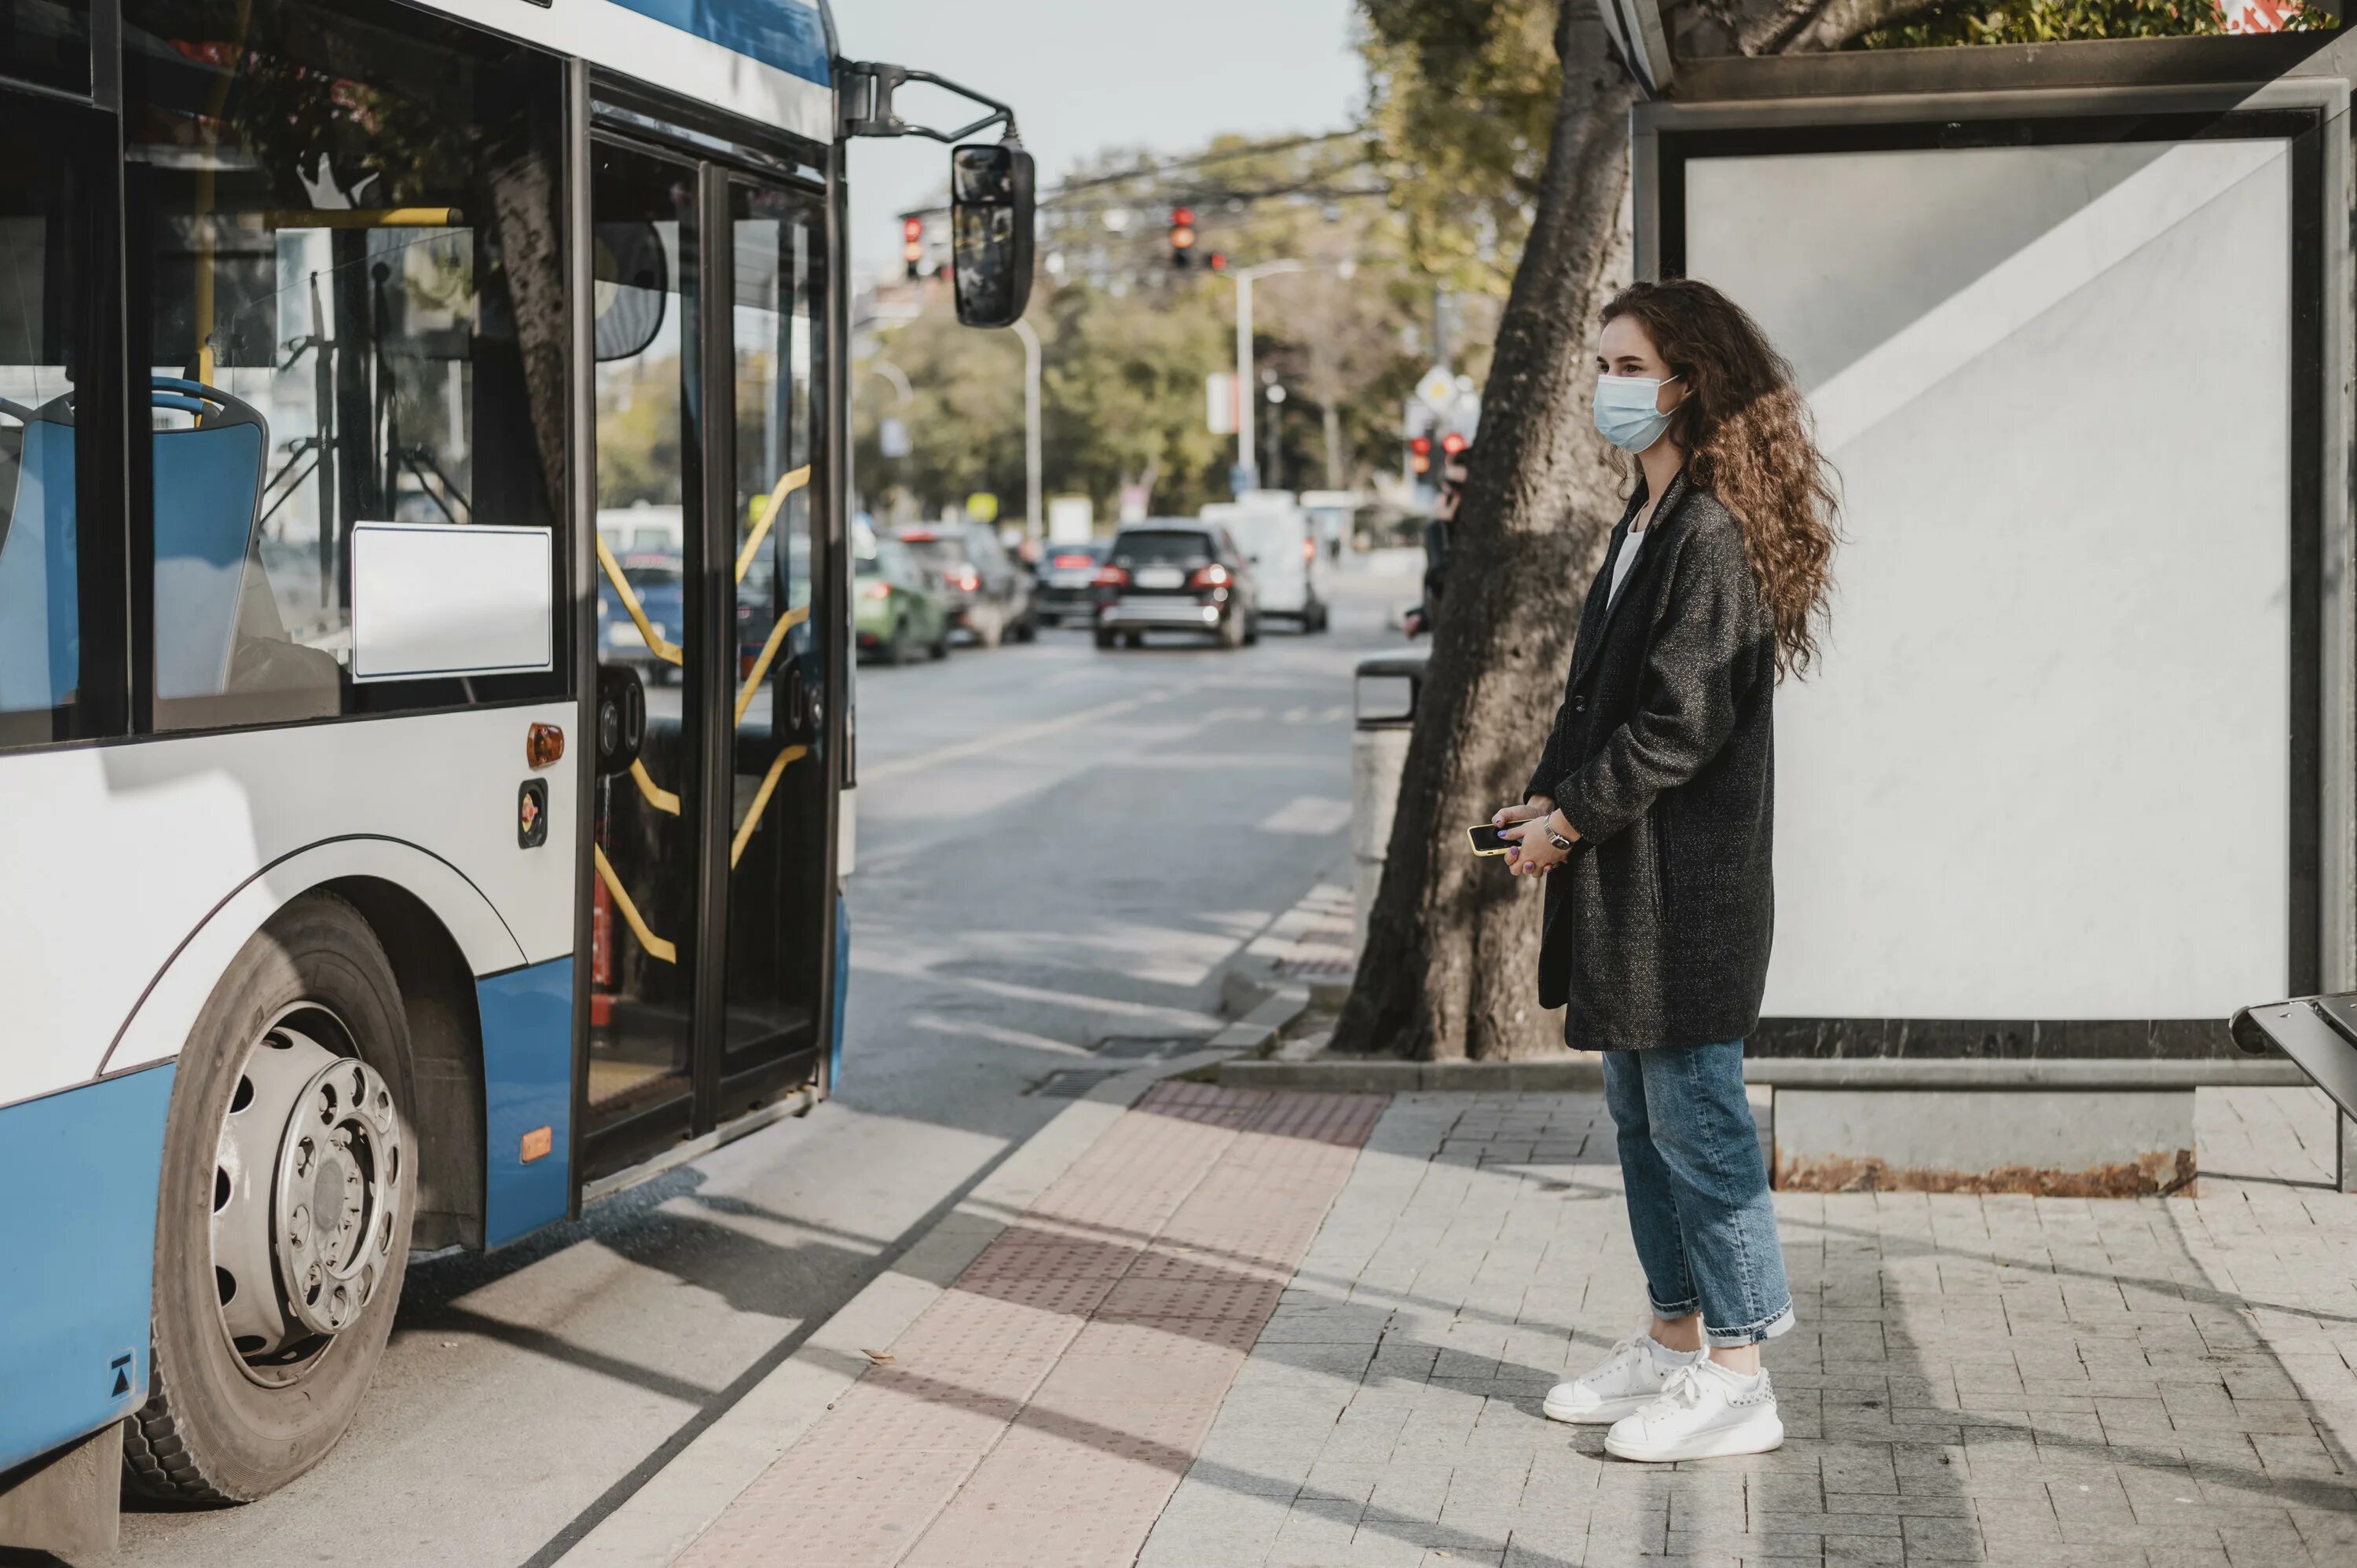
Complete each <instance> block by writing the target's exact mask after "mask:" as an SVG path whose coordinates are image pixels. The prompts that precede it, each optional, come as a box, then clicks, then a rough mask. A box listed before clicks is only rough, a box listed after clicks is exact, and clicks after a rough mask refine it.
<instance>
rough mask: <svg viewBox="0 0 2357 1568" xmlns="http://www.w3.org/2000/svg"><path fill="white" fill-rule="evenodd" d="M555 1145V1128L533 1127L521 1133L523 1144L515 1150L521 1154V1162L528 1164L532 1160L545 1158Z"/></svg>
mask: <svg viewBox="0 0 2357 1568" xmlns="http://www.w3.org/2000/svg"><path fill="white" fill-rule="evenodd" d="M555 1147H556V1129H555V1128H554V1127H534V1128H533V1130H532V1131H531V1132H529V1133H525V1134H524V1135H523V1146H522V1148H520V1149H518V1150H517V1151H516V1152H517V1153H518V1154H519V1155H522V1163H523V1164H525V1165H530V1164H532V1162H533V1161H534V1160H539V1159H545V1158H547V1157H548V1155H549V1153H550V1152H551V1151H552V1150H554V1148H555Z"/></svg>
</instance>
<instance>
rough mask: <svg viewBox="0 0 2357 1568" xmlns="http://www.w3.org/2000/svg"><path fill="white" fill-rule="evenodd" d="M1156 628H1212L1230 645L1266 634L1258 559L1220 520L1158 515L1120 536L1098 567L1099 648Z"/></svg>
mask: <svg viewBox="0 0 2357 1568" xmlns="http://www.w3.org/2000/svg"><path fill="white" fill-rule="evenodd" d="M1149 631H1207V632H1210V633H1211V636H1212V638H1213V639H1214V640H1216V641H1217V642H1218V644H1219V645H1220V646H1221V647H1222V648H1235V647H1238V646H1240V645H1242V644H1244V643H1251V642H1257V641H1259V640H1260V608H1259V600H1258V597H1257V596H1256V594H1255V591H1254V584H1253V572H1252V566H1251V564H1249V563H1248V562H1247V561H1246V560H1245V559H1244V553H1243V551H1242V550H1240V549H1238V548H1237V547H1236V542H1235V540H1234V538H1233V537H1232V536H1231V535H1230V534H1229V532H1228V531H1227V530H1226V529H1224V528H1222V527H1221V526H1220V525H1219V524H1218V523H1215V522H1201V521H1190V520H1189V519H1186V518H1156V519H1150V520H1148V521H1145V522H1138V523H1132V524H1130V525H1129V526H1128V527H1126V528H1124V529H1123V530H1122V531H1121V532H1119V533H1117V534H1115V535H1114V539H1113V544H1112V547H1111V548H1110V549H1109V550H1108V551H1107V552H1106V556H1105V564H1104V566H1103V569H1102V570H1100V571H1099V572H1098V574H1097V614H1096V635H1097V646H1098V647H1099V648H1111V647H1112V646H1113V645H1114V642H1115V640H1116V639H1119V640H1125V641H1126V642H1127V643H1128V644H1129V646H1130V647H1132V648H1135V647H1138V646H1139V645H1141V644H1142V643H1143V642H1144V641H1145V640H1146V633H1147V632H1149Z"/></svg>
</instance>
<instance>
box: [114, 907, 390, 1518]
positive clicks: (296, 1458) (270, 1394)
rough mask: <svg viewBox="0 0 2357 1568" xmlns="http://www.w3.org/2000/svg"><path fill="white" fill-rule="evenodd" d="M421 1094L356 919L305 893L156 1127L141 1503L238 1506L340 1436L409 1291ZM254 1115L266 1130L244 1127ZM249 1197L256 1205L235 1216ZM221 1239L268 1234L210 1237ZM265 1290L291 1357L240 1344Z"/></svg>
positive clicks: (247, 1341)
mask: <svg viewBox="0 0 2357 1568" xmlns="http://www.w3.org/2000/svg"><path fill="white" fill-rule="evenodd" d="M297 1057H299V1058H301V1059H300V1060H299V1061H297V1060H296V1059H295V1058H297ZM353 1058H356V1059H353ZM257 1064H262V1065H257ZM281 1069H285V1070H281ZM414 1082H415V1075H414V1070H413V1064H412V1061H411V1058H410V1040H409V1032H408V1026H407V1018H406V1007H405V1005H404V997H403V993H402V990H401V986H400V983H399V980H398V979H397V977H396V975H395V972H394V970H393V964H392V962H391V961H390V959H389V958H388V957H387V955H386V952H385V950H384V948H383V945H382V941H381V940H380V939H379V936H378V933H377V931H376V929H374V928H373V927H372V926H371V923H370V922H369V921H368V919H367V918H365V917H364V916H363V915H362V913H361V909H360V908H359V907H358V906H356V905H355V904H354V903H352V902H351V901H350V900H349V899H348V898H345V897H339V896H338V895H336V894H333V893H328V892H322V891H316V890H315V891H313V892H310V893H307V894H305V895H303V896H302V897H297V898H296V899H294V900H292V901H291V902H289V903H288V904H287V905H286V906H285V908H282V909H281V910H279V911H278V912H277V913H276V914H275V915H274V916H273V917H272V918H271V919H270V920H269V921H268V922H267V923H265V924H264V927H263V929H261V930H259V931H257V932H256V933H254V935H253V937H252V938H250V939H249V940H247V941H246V943H245V944H244V945H243V946H242V948H241V949H240V950H239V951H238V954H237V956H236V958H235V959H234V960H233V961H231V964H230V965H229V967H228V969H227V970H226V971H225V972H224V973H223V974H222V976H221V982H220V983H219V984H218V985H217V986H216V987H215V988H214V991H213V993H212V995H211V997H210V999H209V1000H208V1001H207V1003H206V1004H205V1008H204V1010H203V1012H202V1013H201V1014H200V1015H199V1018H198V1021H197V1026H196V1027H195V1029H194V1030H192V1031H191V1032H190V1035H189V1036H188V1043H187V1045H186V1047H184V1048H183V1050H182V1052H181V1054H180V1060H179V1066H178V1073H177V1078H176V1080H175V1082H174V1084H173V1090H172V1103H171V1109H170V1112H169V1113H168V1115H167V1120H166V1127H165V1137H164V1156H163V1172H162V1178H163V1179H162V1187H161V1191H160V1193H159V1196H158V1202H157V1206H156V1278H155V1306H154V1311H153V1314H152V1321H153V1328H152V1330H151V1333H152V1338H153V1360H152V1364H151V1380H150V1385H149V1390H148V1398H147V1401H146V1402H145V1404H144V1405H143V1406H142V1407H141V1408H140V1409H139V1410H138V1411H137V1412H135V1413H134V1414H132V1415H131V1416H130V1417H129V1418H128V1419H127V1420H126V1421H125V1422H124V1477H125V1481H126V1483H127V1485H128V1486H129V1487H131V1488H132V1489H133V1490H135V1491H137V1492H140V1493H143V1494H145V1495H147V1496H151V1497H158V1498H170V1499H174V1500H179V1501H186V1502H231V1501H247V1500H251V1499H252V1498H258V1497H261V1496H263V1495H264V1494H266V1493H268V1492H270V1491H273V1490H274V1489H276V1488H277V1487H280V1486H283V1485H285V1483H286V1482H287V1481H289V1480H292V1479H293V1478H294V1477H296V1476H298V1475H300V1474H302V1473H303V1472H304V1471H305V1470H307V1469H309V1468H310V1467H311V1466H313V1465H315V1464H317V1462H318V1460H319V1459H320V1458H322V1457H324V1456H325V1455H326V1454H327V1453H328V1450H329V1449H331V1448H332V1447H333V1446H334V1445H335V1444H336V1442H337V1440H338V1439H339V1438H340V1437H341V1436H342V1435H343V1432H344V1429H345V1428H346V1427H347V1426H348V1425H349V1424H350V1421H351V1418H352V1416H353V1415H354V1414H355V1413H356V1412H357V1411H358V1410H359V1407H360V1404H361V1400H362V1398H363V1397H364V1396H365V1394H366V1392H367V1389H368V1385H369V1382H370V1380H371V1378H372V1377H373V1375H374V1372H375V1369H376V1364H377V1361H378V1359H379V1358H380V1356H381V1355H382V1350H383V1348H384V1343H385V1340H386V1338H387V1337H389V1335H390V1334H391V1332H392V1326H393V1314H394V1312H395V1311H396V1309H397V1308H398V1305H399V1302H400V1296H401V1286H402V1283H403V1278H404V1274H405V1273H406V1266H407V1260H408V1254H409V1251H410V1229H411V1223H412V1219H413V1217H414V1214H415V1212H416V1207H417V1161H416V1160H415V1159H414V1157H411V1156H410V1155H408V1153H407V1150H408V1148H409V1146H410V1144H409V1141H408V1140H409V1133H410V1130H411V1129H413V1128H414V1126H415V1125H416V1117H415V1112H414V1096H413V1092H412V1090H413V1086H414ZM257 1085H260V1086H261V1087H259V1088H257V1087H256V1086H257ZM246 1112H262V1113H263V1115H262V1118H261V1120H260V1121H258V1122H255V1123H254V1124H252V1125H246V1124H243V1123H240V1122H237V1121H236V1119H237V1118H238V1117H240V1116H241V1115H242V1114H244V1113H246ZM264 1163H267V1164H268V1165H270V1166H271V1172H270V1175H269V1176H268V1178H267V1185H266V1186H265V1177H264V1173H263V1172H262V1171H260V1170H257V1169H256V1168H254V1167H256V1166H259V1165H264ZM298 1172H299V1173H300V1175H299V1177H298V1176H296V1173H298ZM241 1186H247V1187H250V1196H249V1197H247V1198H246V1199H244V1200H242V1201H232V1198H233V1197H234V1196H235V1195H236V1193H237V1189H238V1188H239V1187H241ZM298 1188H299V1190H297V1189H298ZM290 1193H292V1194H294V1196H289V1194H290ZM224 1224H229V1225H233V1226H237V1227H241V1228H242V1227H244V1226H247V1225H264V1224H267V1225H269V1226H270V1227H272V1229H271V1230H270V1232H269V1233H268V1234H266V1235H263V1236H260V1237H256V1238H246V1237H244V1235H243V1230H242V1229H239V1230H235V1231H233V1232H232V1233H231V1235H230V1236H229V1237H228V1238H226V1239H224V1238H223V1237H222V1236H221V1233H220V1230H219V1228H220V1227H221V1225H224ZM312 1260H316V1262H314V1261H312ZM224 1262H227V1263H230V1264H231V1266H232V1267H234V1268H236V1269H240V1270H242V1271H245V1273H246V1275H247V1277H245V1278H242V1279H239V1278H234V1277H232V1276H231V1275H230V1274H229V1273H224V1271H223V1268H222V1264H223V1263H224ZM265 1288H267V1289H271V1290H274V1291H276V1292H278V1293H279V1294H280V1299H279V1300H277V1301H276V1302H274V1303H269V1304H265V1305H266V1307H267V1310H265V1311H264V1313H263V1314H262V1316H263V1317H264V1318H269V1319H272V1320H274V1321H277V1322H281V1323H285V1324H287V1325H289V1326H290V1332H289V1334H288V1337H287V1338H286V1341H285V1344H283V1345H280V1344H275V1343H271V1342H269V1341H267V1340H266V1339H263V1338H260V1337H254V1336H253V1334H252V1330H253V1327H254V1326H255V1322H256V1318H255V1314H254V1311H253V1305H254V1304H253V1300H252V1298H251V1296H250V1295H249V1297H248V1299H247V1300H246V1301H244V1302H242V1303H239V1304H238V1307H239V1310H238V1312H237V1313H236V1314H234V1315H233V1314H232V1312H231V1305H230V1304H231V1302H232V1301H233V1300H234V1299H235V1295H236V1293H238V1292H241V1291H243V1292H248V1293H252V1292H254V1291H257V1290H261V1289H265ZM339 1291H347V1292H349V1296H348V1298H347V1299H341V1300H338V1299H336V1293H337V1292H339ZM330 1327H331V1328H332V1331H328V1332H322V1330H323V1329H329V1328H330ZM240 1330H243V1331H245V1333H244V1335H243V1336H242V1337H237V1339H236V1343H235V1344H232V1337H233V1335H237V1334H238V1333H239V1331H240Z"/></svg>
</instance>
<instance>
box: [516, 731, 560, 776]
mask: <svg viewBox="0 0 2357 1568" xmlns="http://www.w3.org/2000/svg"><path fill="white" fill-rule="evenodd" d="M523 756H524V760H525V761H526V762H528V763H530V764H531V765H532V766H533V767H534V768H554V767H555V766H556V764H557V762H558V761H559V760H560V759H561V758H562V757H564V756H565V732H564V731H563V730H561V729H559V728H557V726H556V725H533V726H532V729H531V730H530V732H528V733H527V734H526V735H525V736H524V741H523Z"/></svg>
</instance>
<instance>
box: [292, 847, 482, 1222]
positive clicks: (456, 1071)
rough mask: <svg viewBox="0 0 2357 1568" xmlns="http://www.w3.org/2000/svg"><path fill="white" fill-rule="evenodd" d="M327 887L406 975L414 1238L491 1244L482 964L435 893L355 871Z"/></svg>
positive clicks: (402, 978) (397, 972) (398, 975)
mask: <svg viewBox="0 0 2357 1568" xmlns="http://www.w3.org/2000/svg"><path fill="white" fill-rule="evenodd" d="M321 890H322V891H324V892H328V893H331V894H334V895H335V896H336V897H340V898H343V899H345V900H346V901H347V902H349V903H350V904H351V905H352V906H353V908H357V909H358V910H360V912H361V917H362V918H364V919H366V920H367V921H368V923H369V925H370V927H371V929H373V930H374V931H375V933H376V939H377V941H378V942H379V944H380V945H382V947H383V949H384V953H385V957H386V958H387V959H388V960H390V961H391V962H392V964H393V977H394V979H395V980H397V981H398V982H399V983H400V985H401V998H402V1004H403V1009H404V1012H405V1013H406V1014H407V1015H408V1020H409V1059H410V1066H411V1069H412V1070H411V1077H410V1090H411V1099H410V1105H411V1109H412V1112H414V1116H415V1120H416V1126H415V1128H414V1132H413V1133H412V1137H411V1144H412V1146H413V1147H414V1149H415V1151H416V1159H417V1205H416V1209H415V1213H416V1220H415V1228H414V1232H413V1234H412V1236H411V1240H410V1246H411V1247H412V1249H414V1251H420V1252H430V1251H440V1250H441V1249H443V1248H445V1247H453V1246H464V1247H468V1248H471V1249H473V1250H475V1251H481V1250H482V1246H483V1215H484V1204H485V1177H484V1132H483V1112H484V1073H483V1028H482V1015H481V1012H480V1010H479V1006H478V1000H477V993H476V989H475V975H474V971H473V970H472V968H471V967H469V965H468V962H467V958H466V954H465V953H464V952H463V951H461V950H460V949H459V947H458V942H457V938H455V937H454V936H452V935H451V933H450V931H449V930H448V929H447V928H446V927H445V926H444V925H443V923H442V921H441V920H440V919H439V918H437V917H436V915H435V913H434V911H433V909H432V908H429V907H428V906H427V905H426V903H425V900H424V899H422V898H420V897H417V895H416V894H414V893H413V892H411V891H410V890H409V889H408V888H405V887H403V886H400V885H399V884H397V883H393V882H389V881H386V880H384V879H383V878H382V877H374V876H348V877H342V878H339V879H338V880H336V881H332V882H328V883H325V884H323V885H322V887H321Z"/></svg>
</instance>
